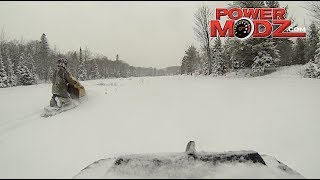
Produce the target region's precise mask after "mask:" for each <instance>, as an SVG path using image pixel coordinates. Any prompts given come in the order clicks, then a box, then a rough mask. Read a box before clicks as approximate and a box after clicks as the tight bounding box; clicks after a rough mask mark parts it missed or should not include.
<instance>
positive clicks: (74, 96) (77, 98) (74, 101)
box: [41, 77, 87, 117]
mask: <svg viewBox="0 0 320 180" xmlns="http://www.w3.org/2000/svg"><path fill="white" fill-rule="evenodd" d="M71 78H72V79H73V80H74V81H76V82H77V83H76V84H75V85H71V84H68V85H67V86H68V93H69V95H70V97H71V101H70V103H68V104H66V105H63V106H62V107H60V108H59V107H57V106H53V107H52V106H47V107H45V108H44V112H43V113H42V114H41V116H42V117H50V116H54V115H56V114H59V113H62V112H65V111H68V110H70V109H73V108H75V107H77V106H78V105H79V104H80V103H82V102H83V100H84V99H85V98H86V95H87V93H86V90H85V88H84V87H83V86H82V85H81V84H80V82H79V81H77V80H76V79H75V78H74V77H71ZM50 103H51V102H50Z"/></svg>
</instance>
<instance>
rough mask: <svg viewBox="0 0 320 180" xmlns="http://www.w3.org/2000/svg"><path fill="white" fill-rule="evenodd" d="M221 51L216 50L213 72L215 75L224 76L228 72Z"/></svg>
mask: <svg viewBox="0 0 320 180" xmlns="http://www.w3.org/2000/svg"><path fill="white" fill-rule="evenodd" d="M221 56H222V55H221V52H219V51H218V52H215V53H214V58H213V66H212V74H213V75H214V76H222V75H224V74H225V73H226V72H227V67H226V65H225V63H224V61H223V59H222V57H221Z"/></svg>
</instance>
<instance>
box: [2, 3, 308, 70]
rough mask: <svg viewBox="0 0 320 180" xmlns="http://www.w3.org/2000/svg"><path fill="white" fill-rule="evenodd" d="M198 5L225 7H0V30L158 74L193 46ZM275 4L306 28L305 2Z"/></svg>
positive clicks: (177, 61)
mask: <svg viewBox="0 0 320 180" xmlns="http://www.w3.org/2000/svg"><path fill="white" fill-rule="evenodd" d="M230 2H231V1H230ZM201 4H207V5H209V7H211V8H212V9H215V8H217V7H226V6H227V2H226V1H215V2H214V1H207V2H197V1H194V2H189V1H186V2H168V1H165V2H159V1H158V2H155V1H152V2H142V1H136V2H125V1H122V2H110V1H109V2H99V1H96V2H89V1H86V2H74V1H70V2H63V1H61V2H23V1H22V2H9V1H7V2H5V1H1V2H0V28H3V27H4V31H5V33H6V38H7V39H8V40H11V39H18V40H19V39H21V38H22V37H23V39H25V40H35V39H40V36H41V34H42V33H45V34H46V35H47V37H48V40H49V43H50V46H51V47H53V46H54V45H55V46H56V47H57V49H58V50H60V51H61V52H66V51H67V50H77V49H79V47H80V46H81V47H84V46H87V47H88V48H89V49H90V50H91V51H93V52H95V53H100V54H104V55H106V56H107V57H109V58H111V59H115V56H116V54H119V55H120V59H122V60H125V61H126V62H128V63H129V64H131V65H135V66H145V67H148V66H152V67H157V68H162V67H166V66H172V65H180V61H181V59H182V57H183V55H184V51H185V49H186V48H187V46H189V45H191V44H194V45H196V46H197V45H198V44H197V42H196V39H195V36H194V32H193V27H194V19H193V14H194V13H195V11H196V10H197V8H198V7H199V6H200V5H201ZM280 4H281V5H282V6H284V5H286V4H288V5H289V13H290V14H291V15H294V17H295V19H296V22H297V23H299V25H300V26H304V22H305V23H306V25H308V24H309V23H310V21H311V18H310V17H309V16H308V14H307V11H306V10H305V9H304V8H303V7H302V6H304V2H302V1H300V2H299V1H291V2H290V1H286V2H280ZM214 18H215V17H214Z"/></svg>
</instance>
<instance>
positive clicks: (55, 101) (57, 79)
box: [50, 58, 80, 108]
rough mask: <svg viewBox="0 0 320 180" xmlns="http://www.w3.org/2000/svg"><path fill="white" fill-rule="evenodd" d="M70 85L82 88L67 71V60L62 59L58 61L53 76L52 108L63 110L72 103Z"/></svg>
mask: <svg viewBox="0 0 320 180" xmlns="http://www.w3.org/2000/svg"><path fill="white" fill-rule="evenodd" d="M68 84H70V85H73V86H75V87H76V86H80V85H79V83H78V82H77V81H75V80H74V79H73V78H72V76H71V74H70V73H69V71H68V70H67V59H66V58H61V59H59V60H58V68H57V69H56V70H55V71H54V73H53V76H52V94H53V95H52V98H51V100H50V106H51V107H59V108H61V107H62V106H64V105H67V104H68V103H70V102H71V97H70V94H69V92H68Z"/></svg>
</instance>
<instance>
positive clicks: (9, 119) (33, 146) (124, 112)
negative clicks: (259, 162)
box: [0, 66, 320, 178]
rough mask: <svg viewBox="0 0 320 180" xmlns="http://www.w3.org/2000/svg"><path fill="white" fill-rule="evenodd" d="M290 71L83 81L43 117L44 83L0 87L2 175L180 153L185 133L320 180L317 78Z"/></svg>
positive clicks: (58, 171) (207, 147) (202, 144)
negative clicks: (75, 94) (62, 107)
mask: <svg viewBox="0 0 320 180" xmlns="http://www.w3.org/2000/svg"><path fill="white" fill-rule="evenodd" d="M297 68H299V66H295V67H287V68H284V69H282V70H280V71H278V72H275V73H279V75H274V73H273V75H272V74H271V75H267V76H264V77H256V78H225V77H221V78H219V77H216V78H213V77H203V76H193V77H191V76H168V77H141V78H140V77H139V78H126V79H106V80H94V81H85V82H82V84H83V85H84V86H85V88H86V90H87V92H88V100H87V101H86V102H85V103H83V104H81V105H80V106H79V107H78V108H76V109H73V110H70V111H68V112H65V113H62V114H59V115H57V116H54V117H50V118H42V117H40V114H41V113H42V111H43V108H44V106H46V105H48V103H49V100H50V97H51V94H50V90H51V85H50V84H40V85H33V86H24V87H13V88H5V89H0V113H1V114H0V178H72V177H73V176H75V175H76V174H77V173H79V172H80V171H81V170H82V169H83V168H84V167H86V166H88V165H89V164H91V163H92V162H94V161H96V160H99V159H103V158H108V157H115V156H117V155H122V154H132V153H134V154H137V153H138V154H139V153H165V152H183V151H184V150H185V145H186V143H187V142H188V141H190V140H194V141H195V142H196V143H197V150H200V151H208V152H223V151H229V150H235V151H236V150H255V151H257V152H259V153H260V154H268V155H271V156H274V157H276V158H277V159H278V160H280V161H282V162H283V163H285V164H286V165H288V166H289V167H291V168H293V169H294V170H296V171H298V172H299V173H301V174H302V175H303V176H304V177H306V178H319V177H320V172H319V170H318V169H319V168H318V167H319V165H318V162H319V161H320V157H319V156H318V152H319V151H320V141H319V140H318V137H320V131H319V127H320V122H319V119H320V118H319V117H320V115H319V107H320V93H319V92H320V83H319V82H320V81H319V80H318V79H304V78H301V77H300V76H299V75H297V72H296V70H297ZM290 73H291V74H290ZM283 74H285V75H283Z"/></svg>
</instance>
